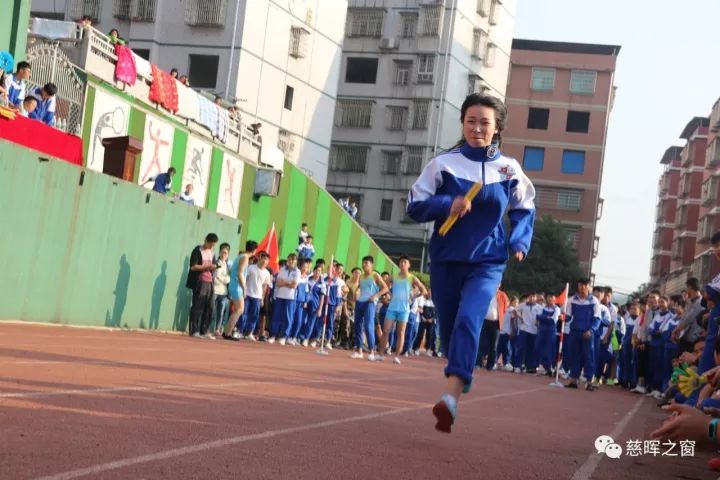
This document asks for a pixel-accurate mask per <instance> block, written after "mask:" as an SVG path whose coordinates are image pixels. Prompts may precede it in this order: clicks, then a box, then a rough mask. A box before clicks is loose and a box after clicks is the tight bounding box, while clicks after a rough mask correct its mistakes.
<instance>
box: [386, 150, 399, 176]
mask: <svg viewBox="0 0 720 480" xmlns="http://www.w3.org/2000/svg"><path fill="white" fill-rule="evenodd" d="M401 162H402V152H401V151H396V150H384V151H383V173H385V174H388V175H397V174H398V173H400V164H401Z"/></svg>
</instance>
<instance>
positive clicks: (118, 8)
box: [113, 0, 132, 20]
mask: <svg viewBox="0 0 720 480" xmlns="http://www.w3.org/2000/svg"><path fill="white" fill-rule="evenodd" d="M131 3H132V0H115V1H114V2H113V17H115V18H119V19H121V20H127V19H129V18H130V7H131Z"/></svg>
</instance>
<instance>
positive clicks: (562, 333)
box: [550, 283, 570, 388]
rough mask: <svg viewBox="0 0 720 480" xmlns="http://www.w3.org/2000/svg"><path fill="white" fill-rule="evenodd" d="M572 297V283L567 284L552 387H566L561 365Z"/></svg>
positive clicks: (561, 313)
mask: <svg viewBox="0 0 720 480" xmlns="http://www.w3.org/2000/svg"><path fill="white" fill-rule="evenodd" d="M569 298H570V284H569V283H566V284H565V305H563V310H562V312H560V345H559V346H558V354H557V363H556V365H555V381H554V382H552V383H551V384H550V386H551V387H561V388H562V387H564V386H565V385H563V384H562V383H560V365H562V348H563V339H564V338H565V312H566V311H567V304H568V299H569Z"/></svg>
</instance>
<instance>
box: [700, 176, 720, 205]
mask: <svg viewBox="0 0 720 480" xmlns="http://www.w3.org/2000/svg"><path fill="white" fill-rule="evenodd" d="M719 182H720V179H719V178H718V177H710V178H708V179H707V180H705V183H703V185H702V197H701V198H702V204H703V205H705V206H710V205H712V204H714V203H717V201H718V183H719Z"/></svg>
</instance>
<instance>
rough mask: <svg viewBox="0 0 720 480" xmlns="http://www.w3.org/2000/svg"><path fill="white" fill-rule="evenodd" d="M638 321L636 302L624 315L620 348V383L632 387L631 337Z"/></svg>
mask: <svg viewBox="0 0 720 480" xmlns="http://www.w3.org/2000/svg"><path fill="white" fill-rule="evenodd" d="M639 323H640V308H639V306H638V304H637V303H633V304H632V305H630V308H629V309H628V314H627V315H626V316H625V335H624V336H623V339H622V346H621V348H620V375H619V380H620V385H622V386H623V387H625V388H633V387H634V385H635V362H634V361H633V344H632V337H633V332H634V331H635V327H636V326H637V325H639Z"/></svg>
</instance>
